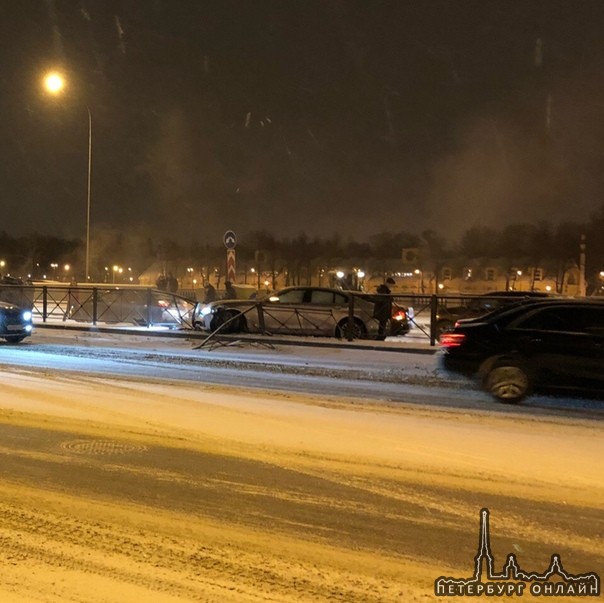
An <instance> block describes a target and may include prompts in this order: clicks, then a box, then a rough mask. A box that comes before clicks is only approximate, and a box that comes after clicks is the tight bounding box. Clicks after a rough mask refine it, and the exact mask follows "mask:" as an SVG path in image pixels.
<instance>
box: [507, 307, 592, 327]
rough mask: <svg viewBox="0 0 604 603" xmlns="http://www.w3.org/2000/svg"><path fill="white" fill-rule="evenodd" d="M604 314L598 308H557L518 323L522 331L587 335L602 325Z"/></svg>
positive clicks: (538, 313) (543, 311) (542, 311)
mask: <svg viewBox="0 0 604 603" xmlns="http://www.w3.org/2000/svg"><path fill="white" fill-rule="evenodd" d="M602 317H604V313H602V314H601V315H600V313H599V312H598V309H597V308H581V307H564V306H563V307H555V308H543V309H540V310H538V311H537V312H535V313H534V314H531V315H530V316H528V317H527V318H525V319H524V320H521V321H519V322H518V324H517V327H518V328H520V329H536V330H539V331H563V332H564V331H566V332H570V333H587V332H589V331H590V328H591V327H595V326H596V323H598V322H599V324H600V325H602V320H603V318H602Z"/></svg>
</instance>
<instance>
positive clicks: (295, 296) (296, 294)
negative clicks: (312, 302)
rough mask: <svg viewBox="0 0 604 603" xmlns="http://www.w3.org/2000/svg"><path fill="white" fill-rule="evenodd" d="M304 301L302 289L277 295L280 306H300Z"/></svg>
mask: <svg viewBox="0 0 604 603" xmlns="http://www.w3.org/2000/svg"><path fill="white" fill-rule="evenodd" d="M303 301H304V289H293V290H292V291H285V293H282V294H281V295H279V303H280V304H301V303H302V302H303Z"/></svg>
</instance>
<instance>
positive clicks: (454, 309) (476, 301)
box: [436, 291, 555, 337]
mask: <svg viewBox="0 0 604 603" xmlns="http://www.w3.org/2000/svg"><path fill="white" fill-rule="evenodd" d="M551 297H555V296H554V295H553V294H552V293H546V292H545V291H491V292H489V293H482V294H480V295H474V296H468V297H466V298H463V299H462V300H461V302H462V303H461V304H459V305H456V306H446V305H444V304H442V305H441V306H439V308H438V311H437V314H436V336H437V337H440V335H441V334H442V333H444V332H445V331H449V330H450V329H452V328H453V327H454V326H455V322H456V321H458V320H459V319H460V318H474V317H477V316H482V315H484V314H488V313H489V312H492V311H493V310H496V309H497V308H501V307H502V306H508V305H510V304H513V303H516V302H517V301H519V300H522V299H545V298H551Z"/></svg>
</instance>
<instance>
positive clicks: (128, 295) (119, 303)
mask: <svg viewBox="0 0 604 603" xmlns="http://www.w3.org/2000/svg"><path fill="white" fill-rule="evenodd" d="M96 295H97V299H96V308H95V302H94V296H93V290H92V289H91V288H81V289H78V288H74V289H73V290H72V291H71V293H70V299H69V314H68V317H69V318H72V319H74V320H77V321H80V322H90V321H91V320H92V318H93V314H94V311H95V309H96V319H97V320H98V321H99V322H105V323H133V324H135V325H138V326H164V327H173V328H175V327H179V326H181V325H182V324H183V323H187V322H188V320H189V318H190V316H191V313H192V311H193V308H194V307H195V302H192V301H189V300H187V299H184V298H182V297H181V296H179V295H176V294H174V293H170V292H166V291H157V290H155V289H153V290H151V289H143V288H119V287H116V288H112V289H103V288H98V289H97V294H96Z"/></svg>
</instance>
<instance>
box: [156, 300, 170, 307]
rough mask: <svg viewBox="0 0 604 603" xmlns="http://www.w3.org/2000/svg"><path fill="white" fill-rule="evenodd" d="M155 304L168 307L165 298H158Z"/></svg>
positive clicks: (168, 304) (168, 303)
mask: <svg viewBox="0 0 604 603" xmlns="http://www.w3.org/2000/svg"><path fill="white" fill-rule="evenodd" d="M157 305H158V306H159V307H160V308H169V307H170V302H169V301H166V300H165V299H160V300H158V302H157Z"/></svg>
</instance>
